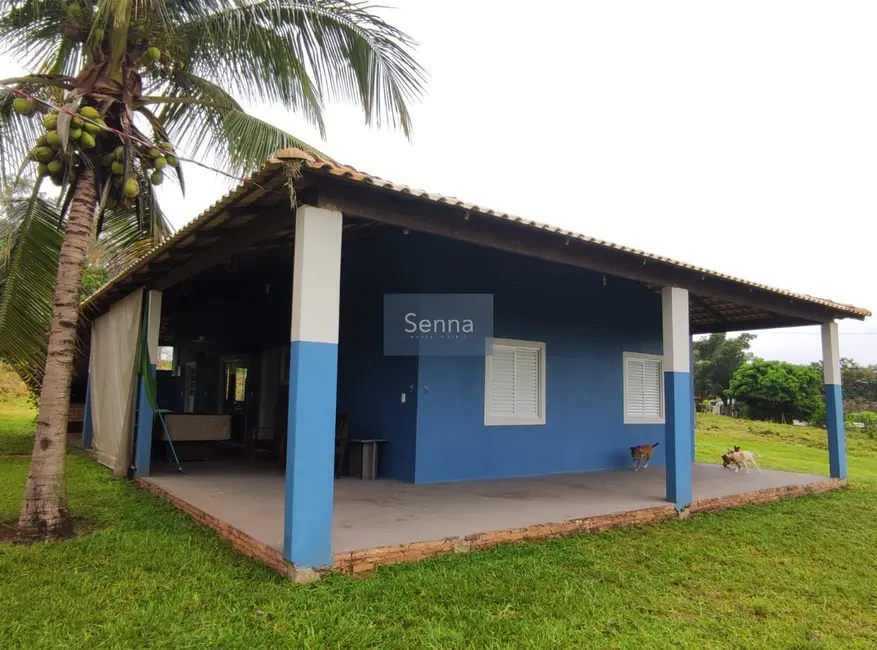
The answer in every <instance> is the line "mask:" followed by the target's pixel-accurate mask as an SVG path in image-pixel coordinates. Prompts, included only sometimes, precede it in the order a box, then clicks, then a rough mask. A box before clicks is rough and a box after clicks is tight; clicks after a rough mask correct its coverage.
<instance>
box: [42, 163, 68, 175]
mask: <svg viewBox="0 0 877 650" xmlns="http://www.w3.org/2000/svg"><path fill="white" fill-rule="evenodd" d="M46 167H47V168H48V170H49V173H50V174H60V173H61V170H62V169H64V165H62V164H61V161H60V160H53V161H52V162H50V163H49V164H48V165H46Z"/></svg>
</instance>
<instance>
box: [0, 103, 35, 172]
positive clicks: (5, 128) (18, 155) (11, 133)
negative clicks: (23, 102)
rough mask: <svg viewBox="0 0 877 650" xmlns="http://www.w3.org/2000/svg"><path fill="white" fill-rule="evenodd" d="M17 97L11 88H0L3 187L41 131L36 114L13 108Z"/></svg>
mask: <svg viewBox="0 0 877 650" xmlns="http://www.w3.org/2000/svg"><path fill="white" fill-rule="evenodd" d="M17 97H19V95H17V94H16V93H14V92H12V91H11V90H9V89H7V88H0V185H2V187H4V188H5V187H7V186H8V185H9V184H10V183H11V182H12V181H13V180H14V178H15V177H14V175H13V174H14V170H16V169H18V168H19V167H20V166H21V164H22V162H23V161H26V160H27V156H28V154H29V152H30V150H31V149H32V148H33V147H34V146H35V143H36V140H37V138H38V137H40V135H42V133H43V129H42V125H41V124H40V120H39V117H38V115H37V116H31V117H24V116H22V115H19V114H18V113H16V112H15V111H14V110H13V108H12V104H13V102H14V101H15V99H16V98H17Z"/></svg>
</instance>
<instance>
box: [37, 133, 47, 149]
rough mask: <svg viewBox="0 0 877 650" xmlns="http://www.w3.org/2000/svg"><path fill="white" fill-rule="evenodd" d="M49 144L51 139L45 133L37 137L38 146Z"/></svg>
mask: <svg viewBox="0 0 877 650" xmlns="http://www.w3.org/2000/svg"><path fill="white" fill-rule="evenodd" d="M47 144H49V139H48V138H47V137H46V134H45V133H44V134H43V135H41V136H40V137H38V138H37V146H38V147H45V146H46V145H47Z"/></svg>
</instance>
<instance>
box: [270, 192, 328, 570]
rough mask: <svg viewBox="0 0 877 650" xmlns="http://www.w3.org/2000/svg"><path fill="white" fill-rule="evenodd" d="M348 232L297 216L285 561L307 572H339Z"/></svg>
mask: <svg viewBox="0 0 877 650" xmlns="http://www.w3.org/2000/svg"><path fill="white" fill-rule="evenodd" d="M341 228H342V216H341V213H339V212H330V211H328V210H323V209H320V208H315V207H311V206H304V207H301V208H299V209H298V210H297V211H296V217H295V261H294V269H293V281H292V332H291V336H290V354H289V418H288V420H287V446H286V507H285V519H284V536H283V555H284V557H285V558H286V559H287V560H288V561H290V562H292V563H293V564H294V565H295V567H296V568H301V569H314V568H319V567H324V566H330V565H331V564H332V509H333V502H332V501H333V493H334V481H335V473H334V461H335V417H336V413H335V398H336V392H337V377H338V313H339V301H340V286H341Z"/></svg>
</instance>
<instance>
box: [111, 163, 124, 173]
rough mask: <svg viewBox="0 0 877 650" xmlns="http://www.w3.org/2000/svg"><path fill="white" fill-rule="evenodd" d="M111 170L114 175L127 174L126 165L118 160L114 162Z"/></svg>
mask: <svg viewBox="0 0 877 650" xmlns="http://www.w3.org/2000/svg"><path fill="white" fill-rule="evenodd" d="M110 169H112V170H113V173H114V174H119V175H121V174H124V173H125V165H123V164H122V163H120V162H119V161H118V160H114V161H113V164H112V165H110Z"/></svg>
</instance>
